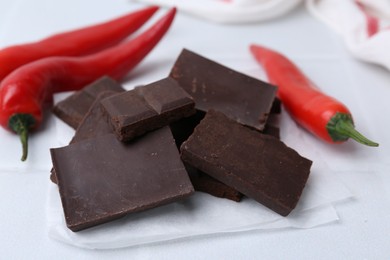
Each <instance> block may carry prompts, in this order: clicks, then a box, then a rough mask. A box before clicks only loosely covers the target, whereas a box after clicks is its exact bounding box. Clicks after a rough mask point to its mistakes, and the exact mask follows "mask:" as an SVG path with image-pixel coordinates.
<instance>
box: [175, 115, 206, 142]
mask: <svg viewBox="0 0 390 260" xmlns="http://www.w3.org/2000/svg"><path fill="white" fill-rule="evenodd" d="M204 116H205V113H204V112H202V111H199V110H196V113H195V114H194V115H192V116H189V117H185V118H182V119H180V120H178V121H176V122H173V123H171V124H170V125H169V127H170V128H171V131H172V134H173V137H174V138H175V142H176V145H177V148H180V146H181V144H182V143H183V142H184V141H185V140H187V139H188V137H189V136H190V135H191V134H192V132H193V131H194V128H195V127H196V126H197V125H198V124H199V122H200V121H201V120H202V119H203V118H204Z"/></svg>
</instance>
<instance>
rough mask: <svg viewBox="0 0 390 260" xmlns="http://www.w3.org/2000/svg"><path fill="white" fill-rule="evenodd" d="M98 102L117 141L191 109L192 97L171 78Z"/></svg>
mask: <svg viewBox="0 0 390 260" xmlns="http://www.w3.org/2000/svg"><path fill="white" fill-rule="evenodd" d="M101 103H102V107H103V110H104V111H105V113H106V114H107V117H108V121H109V123H110V124H111V126H112V127H113V129H114V132H115V134H116V135H117V137H118V139H119V140H121V141H128V140H131V139H132V138H134V137H136V136H139V135H142V134H144V133H146V132H148V131H150V130H153V129H156V128H159V127H162V126H165V125H168V124H169V123H171V122H174V121H176V120H179V119H181V118H183V117H187V116H190V115H192V114H194V113H195V109H194V101H193V99H192V98H191V97H190V96H189V95H188V94H187V93H186V92H185V91H184V90H183V89H182V88H180V87H179V86H178V85H177V83H176V81H174V80H173V79H171V78H165V79H162V80H159V81H156V82H154V83H151V84H149V85H146V86H142V87H139V88H136V89H134V90H130V91H127V92H124V93H121V94H118V95H115V96H113V97H109V98H106V99H104V100H102V102H101Z"/></svg>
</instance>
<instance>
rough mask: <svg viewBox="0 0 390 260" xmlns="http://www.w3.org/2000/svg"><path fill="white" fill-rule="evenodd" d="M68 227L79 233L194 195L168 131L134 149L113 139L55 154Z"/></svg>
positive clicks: (84, 143) (80, 144) (149, 137)
mask: <svg viewBox="0 0 390 260" xmlns="http://www.w3.org/2000/svg"><path fill="white" fill-rule="evenodd" d="M51 156H52V160H53V165H54V168H55V170H56V174H57V178H58V187H59V192H60V196H61V201H62V206H63V209H64V213H65V220H66V224H67V226H68V227H69V228H70V229H71V230H72V231H79V230H82V229H86V228H89V227H92V226H95V225H98V224H102V223H105V222H108V221H111V220H114V219H118V218H120V217H123V216H124V215H126V214H128V213H131V212H137V211H142V210H146V209H149V208H153V207H156V206H159V205H164V204H167V203H170V202H173V201H177V200H180V199H183V198H185V197H187V196H189V195H190V194H192V193H193V192H194V189H193V186H192V184H191V182H190V180H189V177H188V175H187V172H186V170H185V168H184V165H183V163H182V162H181V160H180V156H179V152H178V150H177V148H176V146H175V142H174V140H173V137H172V134H171V132H170V130H169V128H168V127H164V128H161V129H158V130H156V131H153V132H150V133H148V134H146V135H145V136H143V137H142V138H138V139H135V140H133V141H132V142H129V143H123V142H120V141H118V140H117V138H116V137H115V136H114V135H113V134H107V135H104V136H100V137H98V138H90V139H87V140H84V141H80V142H77V143H74V144H71V145H69V146H66V147H63V148H56V149H51Z"/></svg>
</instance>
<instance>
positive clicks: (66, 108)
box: [53, 77, 124, 129]
mask: <svg viewBox="0 0 390 260" xmlns="http://www.w3.org/2000/svg"><path fill="white" fill-rule="evenodd" d="M108 90H110V91H115V92H122V91H124V89H123V88H122V87H121V86H120V85H119V84H118V83H117V82H116V81H114V80H113V79H111V78H109V77H102V78H100V79H98V80H96V81H95V82H93V83H91V84H90V85H88V86H86V87H84V88H83V89H81V90H79V91H76V92H75V93H74V94H72V95H70V96H69V97H68V98H66V99H64V100H62V101H60V102H58V104H57V105H55V106H54V108H53V113H54V114H55V115H56V116H57V117H59V118H60V119H61V120H62V121H64V122H65V123H67V124H68V125H70V126H71V127H73V128H74V129H77V127H78V126H79V124H80V122H81V120H82V119H83V118H84V116H85V114H86V113H87V112H88V109H89V108H90V106H91V105H92V103H93V102H94V100H95V99H96V97H97V96H98V95H99V93H101V92H103V91H108Z"/></svg>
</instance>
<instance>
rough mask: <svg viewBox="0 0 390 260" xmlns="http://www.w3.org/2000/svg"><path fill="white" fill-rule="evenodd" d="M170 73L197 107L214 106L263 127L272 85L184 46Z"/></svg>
mask: <svg viewBox="0 0 390 260" xmlns="http://www.w3.org/2000/svg"><path fill="white" fill-rule="evenodd" d="M170 77H172V78H174V79H175V80H177V82H178V83H179V85H180V86H181V87H182V88H184V89H185V90H186V91H187V92H188V93H189V94H190V95H191V96H192V97H193V98H194V100H195V103H196V105H195V107H196V109H198V110H201V111H203V112H207V111H208V110H209V109H215V110H218V111H221V112H223V113H224V114H225V115H227V116H228V117H230V118H232V119H234V120H236V121H237V122H239V123H241V124H244V125H247V126H250V127H253V128H256V129H257V130H263V128H264V125H265V123H266V120H267V117H268V114H269V113H270V110H271V107H272V104H273V101H274V99H275V94H276V87H275V86H272V85H270V84H268V83H265V82H263V81H260V80H257V79H255V78H252V77H249V76H247V75H245V74H242V73H239V72H237V71H234V70H232V69H229V68H227V67H225V66H223V65H221V64H218V63H216V62H214V61H211V60H209V59H207V58H204V57H202V56H200V55H198V54H196V53H194V52H191V51H189V50H186V49H184V50H183V51H182V52H181V54H180V55H179V57H178V58H177V60H176V62H175V64H174V66H173V68H172V70H171V72H170Z"/></svg>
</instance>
